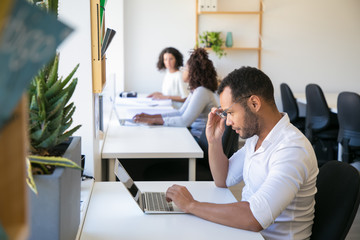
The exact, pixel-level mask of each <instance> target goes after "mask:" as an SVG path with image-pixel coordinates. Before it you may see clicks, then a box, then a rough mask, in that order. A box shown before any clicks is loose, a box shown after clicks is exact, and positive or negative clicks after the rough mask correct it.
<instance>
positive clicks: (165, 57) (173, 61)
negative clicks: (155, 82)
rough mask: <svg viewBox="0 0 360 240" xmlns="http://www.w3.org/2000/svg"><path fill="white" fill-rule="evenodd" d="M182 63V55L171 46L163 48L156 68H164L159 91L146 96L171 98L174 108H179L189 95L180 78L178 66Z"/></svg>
mask: <svg viewBox="0 0 360 240" xmlns="http://www.w3.org/2000/svg"><path fill="white" fill-rule="evenodd" d="M182 65H183V55H182V54H181V53H180V52H179V51H178V50H177V49H176V48H173V47H167V48H165V49H163V50H162V51H161V53H160V55H159V60H158V63H157V68H158V70H159V71H162V70H166V74H165V76H164V80H163V83H162V89H161V92H154V93H152V94H150V95H149V96H148V97H151V98H153V99H171V100H172V102H173V106H174V107H175V108H180V107H181V106H182V104H183V102H185V100H186V97H187V96H188V95H189V91H188V85H187V84H186V83H185V82H184V81H183V80H182V77H181V72H180V71H179V68H180V67H181V66H182Z"/></svg>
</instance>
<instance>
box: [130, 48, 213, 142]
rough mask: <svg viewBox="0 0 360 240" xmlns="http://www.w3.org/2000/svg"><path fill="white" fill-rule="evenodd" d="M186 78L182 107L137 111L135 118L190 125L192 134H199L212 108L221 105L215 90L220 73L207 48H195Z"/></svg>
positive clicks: (187, 66) (185, 70)
mask: <svg viewBox="0 0 360 240" xmlns="http://www.w3.org/2000/svg"><path fill="white" fill-rule="evenodd" d="M183 79H184V81H185V82H188V83H189V88H190V94H189V96H188V97H187V99H186V101H185V103H184V105H183V106H182V107H181V108H180V109H179V110H177V111H176V112H172V113H168V114H155V115H150V114H145V113H141V114H137V115H136V116H135V117H134V120H135V122H143V123H147V124H152V125H165V126H179V127H191V133H192V135H193V136H195V137H199V136H200V135H201V132H202V130H203V129H204V128H205V126H206V122H207V116H208V113H209V112H210V111H211V108H212V107H217V106H219V101H218V97H217V95H216V93H215V91H216V90H217V87H218V83H217V74H216V71H215V68H214V65H213V63H212V61H211V60H210V59H209V57H208V53H207V52H206V50H205V49H203V48H198V49H196V50H194V51H193V53H192V54H191V56H190V58H189V60H188V62H187V64H186V67H184V68H183Z"/></svg>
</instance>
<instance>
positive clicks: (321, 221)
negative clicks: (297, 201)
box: [310, 161, 360, 240]
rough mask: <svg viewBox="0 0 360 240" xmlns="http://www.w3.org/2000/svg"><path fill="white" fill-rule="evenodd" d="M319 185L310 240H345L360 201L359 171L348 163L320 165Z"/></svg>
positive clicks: (332, 162)
mask: <svg viewBox="0 0 360 240" xmlns="http://www.w3.org/2000/svg"><path fill="white" fill-rule="evenodd" d="M316 188H317V193H316V195H315V218H314V225H313V227H312V235H311V238H310V239H311V240H320V239H327V240H332V239H333V240H342V239H345V237H346V235H347V234H348V232H349V230H350V227H351V225H352V223H353V221H354V218H355V215H356V213H357V210H358V207H359V203H360V177H359V172H358V171H357V170H356V169H355V168H354V167H352V166H351V165H349V164H347V163H344V162H340V161H329V162H327V163H325V164H324V165H323V166H322V167H321V168H320V171H319V175H318V177H317V182H316Z"/></svg>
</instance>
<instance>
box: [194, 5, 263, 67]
mask: <svg viewBox="0 0 360 240" xmlns="http://www.w3.org/2000/svg"><path fill="white" fill-rule="evenodd" d="M223 1H224V0H223ZM220 2H221V0H218V4H221V3H220ZM195 4H196V8H195V11H196V23H195V24H196V25H195V37H196V39H195V41H196V46H197V45H198V43H199V16H200V15H258V16H256V17H258V18H259V19H258V22H259V33H258V34H259V36H260V37H259V38H258V41H257V46H256V47H231V48H227V47H224V48H222V49H224V50H226V51H235V50H237V51H257V56H258V68H259V69H261V51H262V42H261V36H262V14H263V0H259V10H258V11H214V12H210V11H199V0H196V3H195ZM214 17H216V16H214ZM254 45H255V44H254ZM206 49H207V50H211V48H206Z"/></svg>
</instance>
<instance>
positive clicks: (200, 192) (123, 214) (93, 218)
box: [80, 182, 263, 240]
mask: <svg viewBox="0 0 360 240" xmlns="http://www.w3.org/2000/svg"><path fill="white" fill-rule="evenodd" d="M136 184H137V186H138V187H139V188H140V190H142V191H166V189H167V188H168V187H170V186H171V185H172V184H174V182H136ZM178 184H181V185H185V186H187V187H188V189H189V191H190V192H191V193H192V194H193V196H194V198H195V199H197V200H200V201H207V202H215V203H230V202H235V201H236V199H235V198H234V196H233V195H232V194H231V192H230V190H228V189H222V188H217V187H215V185H214V183H213V182H180V183H179V182H178ZM80 239H82V240H100V239H101V240H113V239H114V240H115V239H116V240H118V239H125V240H127V239H131V240H137V239H141V240H143V239H156V240H161V239H166V240H168V239H172V240H177V239H179V240H184V239H198V240H201V239H204V240H205V239H206V240H212V239H214V240H219V239H227V240H231V239H246V240H252V239H263V237H262V236H261V234H260V233H255V232H250V231H245V230H240V229H235V228H231V227H226V226H223V225H220V224H216V223H212V222H209V221H206V220H203V219H200V218H198V217H196V216H193V215H190V214H156V215H155V214H153V215H150V214H149V215H147V214H144V213H143V212H142V211H141V210H140V208H139V207H138V206H137V205H136V203H135V201H134V200H133V199H132V197H131V195H130V194H129V193H128V192H127V190H126V189H125V187H124V186H123V184H122V183H120V182H96V183H95V185H94V188H93V192H92V196H91V199H90V203H89V207H88V210H87V213H86V218H85V222H84V225H83V229H82V233H81V237H80Z"/></svg>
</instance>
